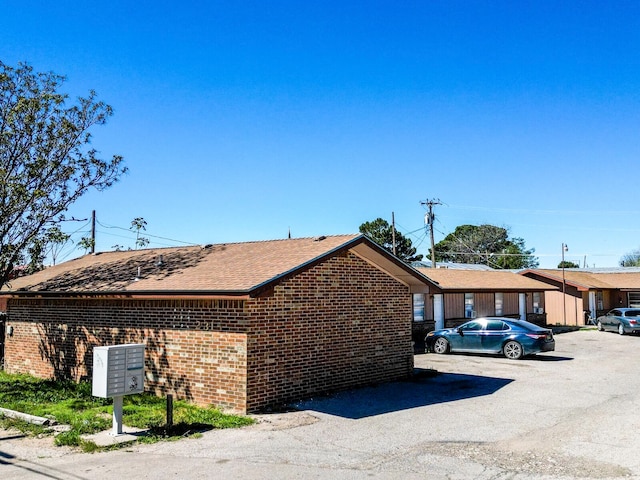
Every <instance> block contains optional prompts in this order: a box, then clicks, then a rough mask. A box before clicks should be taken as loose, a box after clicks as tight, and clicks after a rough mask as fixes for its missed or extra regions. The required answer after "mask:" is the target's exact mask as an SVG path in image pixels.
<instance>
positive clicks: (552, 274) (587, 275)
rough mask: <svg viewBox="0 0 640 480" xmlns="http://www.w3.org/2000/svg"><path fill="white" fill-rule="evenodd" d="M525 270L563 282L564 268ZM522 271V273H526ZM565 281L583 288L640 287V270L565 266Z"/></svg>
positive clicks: (637, 288)
mask: <svg viewBox="0 0 640 480" xmlns="http://www.w3.org/2000/svg"><path fill="white" fill-rule="evenodd" d="M525 272H532V273H533V274H537V275H542V276H544V277H547V278H550V279H553V280H556V281H559V282H562V269H532V270H526V271H525ZM525 272H522V273H525ZM564 278H565V282H566V283H568V284H571V285H574V286H576V287H580V288H581V289H598V288H599V289H623V290H624V289H626V290H631V289H635V290H639V289H640V272H638V271H636V270H633V271H629V272H616V273H610V272H602V273H600V272H595V271H583V270H575V269H572V268H565V270H564Z"/></svg>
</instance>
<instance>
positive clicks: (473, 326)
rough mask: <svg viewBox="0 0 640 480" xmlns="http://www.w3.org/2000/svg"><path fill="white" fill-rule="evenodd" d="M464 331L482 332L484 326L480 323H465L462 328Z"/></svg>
mask: <svg viewBox="0 0 640 480" xmlns="http://www.w3.org/2000/svg"><path fill="white" fill-rule="evenodd" d="M460 329H461V330H463V331H465V332H466V331H478V330H482V324H481V323H480V322H469V323H465V324H464V325H463V326H462V327H460Z"/></svg>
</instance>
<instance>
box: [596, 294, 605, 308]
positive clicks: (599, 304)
mask: <svg viewBox="0 0 640 480" xmlns="http://www.w3.org/2000/svg"><path fill="white" fill-rule="evenodd" d="M596 308H597V309H598V310H604V296H603V295H602V290H600V291H598V292H596Z"/></svg>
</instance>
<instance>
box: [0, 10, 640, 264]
mask: <svg viewBox="0 0 640 480" xmlns="http://www.w3.org/2000/svg"><path fill="white" fill-rule="evenodd" d="M0 59H1V60H2V61H3V62H5V63H7V64H9V65H15V64H17V62H19V61H26V62H28V63H30V64H31V65H32V66H33V67H34V68H35V69H36V70H38V71H48V70H52V71H55V72H56V73H60V74H64V75H66V76H67V77H68V81H67V83H66V84H65V86H64V90H65V91H67V92H68V93H69V94H70V95H71V96H72V97H76V96H78V95H84V94H86V93H87V91H88V90H89V89H95V90H96V91H97V92H98V95H99V97H100V99H102V100H105V101H106V102H107V103H109V104H110V105H112V106H113V107H114V110H115V114H114V116H113V117H112V118H111V120H110V121H109V123H108V124H107V125H106V126H103V127H97V128H96V129H94V130H93V134H94V140H93V146H94V147H95V148H97V149H98V150H99V151H100V152H102V155H103V156H104V157H110V156H111V155H113V154H120V155H123V156H124V157H125V160H126V164H127V166H128V167H129V169H130V173H129V174H128V175H127V176H126V177H124V178H123V179H122V181H121V182H119V183H118V184H116V185H115V186H114V187H112V188H111V189H109V190H107V191H106V192H103V193H91V194H89V195H87V196H86V197H84V198H83V199H81V201H79V202H78V203H77V204H76V205H75V206H74V208H73V209H72V210H71V211H70V212H69V214H70V215H73V216H75V217H76V218H87V217H88V216H89V215H90V213H91V210H94V209H95V210H96V211H97V218H98V222H99V224H98V234H97V249H98V250H109V249H111V247H112V246H113V245H115V244H120V245H124V246H125V247H127V246H133V244H134V238H135V235H132V234H131V233H130V232H129V231H128V230H127V229H128V227H129V226H130V223H131V220H132V219H133V218H135V217H144V218H145V219H146V221H147V222H148V227H147V232H146V233H147V234H148V236H150V238H151V240H152V243H151V246H164V245H178V244H179V243H176V242H173V241H169V240H165V239H175V240H181V241H184V242H192V243H220V242H235V241H247V240H268V239H275V238H286V236H287V233H288V231H289V229H291V234H292V236H294V237H302V236H316V235H330V234H342V233H355V232H357V231H358V226H359V225H360V224H361V223H363V222H365V221H368V220H373V219H375V218H377V217H383V218H385V219H387V220H388V221H390V220H391V213H392V212H395V219H396V222H397V226H398V229H399V230H400V231H401V232H402V233H404V234H406V235H408V236H409V238H411V239H412V240H413V242H414V245H416V246H417V247H418V251H419V252H420V253H423V254H425V255H426V254H427V248H428V246H429V240H428V235H426V231H425V228H424V214H425V209H424V207H423V206H422V205H421V204H420V202H421V201H424V200H427V199H433V198H438V199H440V200H441V201H442V203H443V205H441V206H438V207H437V208H436V210H435V212H436V224H435V227H436V241H439V240H441V239H442V238H444V236H445V235H446V234H448V233H450V232H452V231H453V230H454V229H455V227H456V226H458V225H461V224H476V225H479V224H482V223H490V224H493V225H498V226H505V227H508V228H509V231H510V235H511V236H512V237H521V238H523V239H524V240H525V242H526V246H527V247H528V248H535V250H536V255H537V256H538V258H539V260H540V265H541V266H542V267H555V266H556V265H557V264H558V262H559V261H560V255H561V245H562V243H566V244H567V245H568V246H569V251H568V252H567V254H566V259H567V260H571V261H574V262H577V263H580V264H581V265H582V264H583V262H584V261H585V257H586V263H587V264H588V265H589V266H593V265H595V266H596V267H605V266H615V265H617V263H618V261H619V259H620V257H621V256H622V255H623V254H625V253H628V252H630V251H632V250H635V249H637V248H640V221H639V218H640V205H639V204H638V197H639V194H638V183H639V182H638V176H639V175H638V173H639V162H638V159H639V157H640V135H639V134H640V131H639V127H640V2H638V1H615V2H602V1H597V2H596V1H588V0H587V1H579V2H578V1H563V2H557V1H542V0H535V1H517V2H513V1H472V0H467V1H455V0H452V1H428V0H423V1H406V2H393V1H368V2H364V1H362V2H350V1H347V0H341V1H323V2H297V1H296V2H294V1H269V2H258V1H254V2H242V1H239V2H218V1H198V2H195V1H186V2H167V1H159V0H156V1H153V2H146V1H141V2H130V1H126V2H125V1H119V0H115V1H110V2H70V1H56V2H46V1H33V0H19V1H17V0H8V1H7V0H0ZM110 227H111V228H110ZM113 227H117V228H113ZM87 229H88V227H87V225H86V223H83V222H79V223H69V224H68V225H67V226H66V230H67V231H69V232H74V231H76V230H78V232H77V233H76V234H75V235H74V239H76V240H77V239H79V237H80V236H81V234H83V233H84V234H86V232H87ZM158 237H164V238H165V239H162V238H158ZM80 253H82V252H81V251H79V250H77V249H75V250H74V249H70V251H68V252H67V253H65V256H66V257H67V258H71V257H73V256H77V255H79V254H80Z"/></svg>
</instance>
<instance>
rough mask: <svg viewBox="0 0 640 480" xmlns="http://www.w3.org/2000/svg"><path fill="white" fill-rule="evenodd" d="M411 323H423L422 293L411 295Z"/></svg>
mask: <svg viewBox="0 0 640 480" xmlns="http://www.w3.org/2000/svg"><path fill="white" fill-rule="evenodd" d="M413 321H414V322H424V293H414V294H413Z"/></svg>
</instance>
